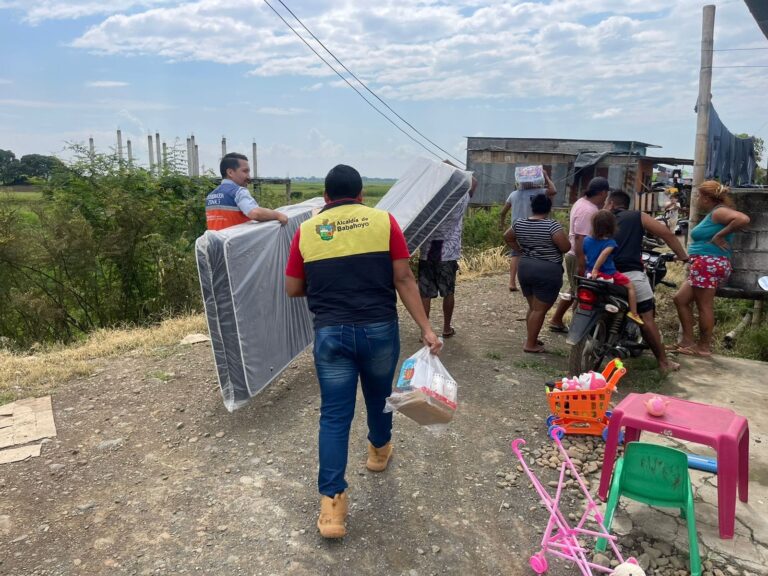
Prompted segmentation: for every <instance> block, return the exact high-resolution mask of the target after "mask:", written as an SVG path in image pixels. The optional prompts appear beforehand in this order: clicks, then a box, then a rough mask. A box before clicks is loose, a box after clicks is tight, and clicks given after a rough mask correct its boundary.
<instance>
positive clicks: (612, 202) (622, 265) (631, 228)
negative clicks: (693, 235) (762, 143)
mask: <svg viewBox="0 0 768 576" xmlns="http://www.w3.org/2000/svg"><path fill="white" fill-rule="evenodd" d="M629 203H630V198H629V194H627V193H626V192H623V191H621V190H614V191H612V192H611V193H610V194H609V196H608V200H606V202H605V208H606V210H610V211H611V212H613V213H614V214H615V215H616V220H617V221H618V225H619V226H618V231H617V233H616V236H615V237H614V238H615V240H616V242H617V244H618V247H617V248H616V249H615V250H614V253H613V254H614V256H613V260H614V263H615V264H616V268H617V269H618V271H619V272H621V273H622V274H624V275H625V276H627V277H628V278H629V279H630V281H631V282H632V284H633V285H634V287H635V291H636V292H637V311H638V313H639V314H640V318H642V319H643V322H644V323H645V324H644V325H643V326H641V330H642V333H643V338H644V339H645V341H646V342H647V343H648V346H649V347H650V349H651V351H652V352H653V355H654V356H656V360H658V362H659V371H660V372H662V373H664V374H666V373H667V372H672V371H675V370H677V369H678V368H680V365H679V364H677V363H676V362H672V361H671V360H669V359H668V358H667V354H666V352H665V351H664V342H663V341H662V339H661V333H660V332H659V327H658V326H657V325H656V320H655V318H654V316H655V309H656V303H655V300H654V296H653V288H651V284H650V282H649V281H648V276H646V274H645V265H644V264H643V236H645V234H646V233H649V234H652V235H653V236H656V237H657V238H660V239H662V240H663V241H664V242H665V243H666V244H667V246H669V248H670V249H671V250H672V252H674V253H675V256H677V258H678V259H679V260H680V261H682V262H687V261H688V254H687V253H686V251H685V248H683V246H682V244H680V241H679V240H678V239H677V237H676V236H675V234H674V232H673V231H672V230H670V229H669V228H667V227H666V226H665V225H664V223H663V222H659V221H658V220H656V219H654V218H653V217H652V216H651V215H649V214H646V213H645V212H640V211H639V210H630V209H629Z"/></svg>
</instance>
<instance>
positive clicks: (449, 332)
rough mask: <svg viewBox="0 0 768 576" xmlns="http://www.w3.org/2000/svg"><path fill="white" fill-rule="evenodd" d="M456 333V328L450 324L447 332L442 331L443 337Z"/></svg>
mask: <svg viewBox="0 0 768 576" xmlns="http://www.w3.org/2000/svg"><path fill="white" fill-rule="evenodd" d="M455 334H456V329H455V328H454V327H453V326H451V329H450V330H448V332H443V338H450V337H451V336H454V335H455Z"/></svg>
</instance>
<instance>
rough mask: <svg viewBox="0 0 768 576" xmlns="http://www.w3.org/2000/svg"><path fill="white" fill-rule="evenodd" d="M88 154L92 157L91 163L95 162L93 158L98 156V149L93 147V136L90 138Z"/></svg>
mask: <svg viewBox="0 0 768 576" xmlns="http://www.w3.org/2000/svg"><path fill="white" fill-rule="evenodd" d="M88 152H89V153H90V155H91V161H93V157H94V156H95V155H96V148H95V147H94V145H93V136H91V137H90V138H88Z"/></svg>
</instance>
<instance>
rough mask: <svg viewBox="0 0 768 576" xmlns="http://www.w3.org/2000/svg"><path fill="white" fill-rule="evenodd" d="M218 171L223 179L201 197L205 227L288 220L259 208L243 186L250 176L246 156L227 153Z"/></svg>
mask: <svg viewBox="0 0 768 576" xmlns="http://www.w3.org/2000/svg"><path fill="white" fill-rule="evenodd" d="M219 171H220V172H221V177H222V178H223V180H222V181H221V184H219V185H218V186H217V187H216V189H215V190H214V191H213V192H211V193H210V194H208V197H207V198H206V199H205V221H206V223H207V225H208V230H223V229H224V228H229V227H230V226H236V225H238V224H243V223H244V222H249V221H251V220H257V221H259V222H264V221H266V220H278V221H280V224H285V223H286V222H288V217H287V216H286V215H285V214H283V213H281V212H277V211H276V210H270V209H269V208H261V207H260V206H259V205H258V204H257V203H256V200H254V199H253V196H251V193H250V192H248V189H247V188H245V186H246V185H247V184H248V180H250V176H251V167H250V166H249V165H248V158H247V157H246V156H243V155H242V154H237V153H236V152H230V153H229V154H227V155H225V156H224V158H222V159H221V164H219Z"/></svg>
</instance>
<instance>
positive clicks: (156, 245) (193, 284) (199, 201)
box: [0, 148, 215, 346]
mask: <svg viewBox="0 0 768 576" xmlns="http://www.w3.org/2000/svg"><path fill="white" fill-rule="evenodd" d="M75 153H76V156H77V159H76V160H75V161H74V162H73V163H72V164H71V165H69V166H62V167H61V168H59V169H57V170H55V171H54V173H53V174H52V176H51V179H50V181H49V182H48V184H47V185H46V187H45V188H44V191H43V195H44V196H43V200H42V201H41V202H40V204H39V205H36V206H35V207H34V211H35V213H36V215H37V222H34V221H32V220H30V219H29V218H24V217H23V216H22V214H21V213H20V211H19V209H18V208H13V207H9V208H4V207H0V299H2V301H3V302H4V303H5V305H4V306H3V307H2V308H1V309H0V336H5V337H8V338H10V339H11V340H12V341H13V342H14V343H15V344H16V345H17V346H27V345H29V344H31V343H32V342H40V341H64V342H67V341H71V340H74V339H76V338H78V337H80V336H82V335H83V334H85V333H86V332H88V331H90V330H92V329H94V328H102V327H112V326H115V325H120V324H125V323H130V324H142V323H147V322H152V321H156V320H158V319H160V318H162V317H163V316H165V315H167V314H176V313H178V312H181V311H186V310H190V309H199V308H200V288H199V283H198V280H197V271H196V265H195V260H194V253H193V251H194V242H195V239H196V238H197V237H198V236H199V235H200V234H202V232H203V231H204V230H205V208H204V199H205V196H206V194H207V193H208V192H209V191H210V190H211V189H213V188H214V187H215V184H214V183H213V182H212V181H211V180H209V179H207V178H195V179H192V178H188V177H186V176H183V175H181V174H179V173H177V172H175V171H173V170H172V169H169V170H167V171H166V172H165V173H164V174H162V175H159V176H156V175H152V174H150V173H148V172H147V171H146V170H143V169H134V168H129V167H128V166H127V164H126V163H125V162H119V161H118V160H117V158H115V157H113V156H97V157H94V158H91V157H89V155H88V154H87V153H86V152H85V150H83V149H81V148H75Z"/></svg>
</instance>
